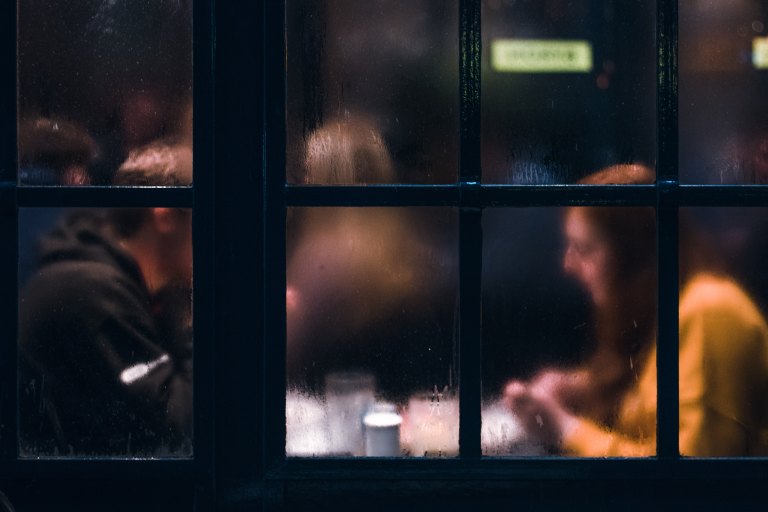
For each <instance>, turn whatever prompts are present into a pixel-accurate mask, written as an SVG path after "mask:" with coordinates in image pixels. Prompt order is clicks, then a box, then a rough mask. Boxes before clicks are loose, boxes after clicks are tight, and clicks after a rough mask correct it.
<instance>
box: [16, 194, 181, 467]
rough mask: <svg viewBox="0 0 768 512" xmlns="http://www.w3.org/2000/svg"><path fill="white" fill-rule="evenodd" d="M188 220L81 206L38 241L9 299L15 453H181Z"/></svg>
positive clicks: (166, 213) (161, 211) (164, 213)
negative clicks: (13, 314)
mask: <svg viewBox="0 0 768 512" xmlns="http://www.w3.org/2000/svg"><path fill="white" fill-rule="evenodd" d="M191 280H192V222H191V212H190V211H189V210H182V209H174V208H133V209H109V210H107V211H97V210H82V211H75V212H72V213H70V214H69V215H68V216H66V217H65V218H64V219H63V220H62V221H61V222H60V223H59V224H58V226H57V227H56V228H55V229H54V231H53V232H52V233H51V234H50V235H48V236H47V237H46V238H44V239H43V240H42V242H41V259H40V263H39V267H38V269H37V271H36V272H35V274H34V275H33V277H32V278H31V279H30V281H29V282H28V283H27V285H26V287H25V288H24V290H23V292H22V294H21V302H20V312H19V315H20V319H19V328H20V347H19V348H20V353H21V358H20V359H21V366H20V376H19V384H20V394H19V399H20V448H21V452H22V454H23V455H25V456H51V455H64V456H67V455H91V456H162V455H171V456H188V455H191V434H192V432H191V430H192V429H191V425H192V329H191V326H192V316H191V294H190V291H191V284H192V281H191Z"/></svg>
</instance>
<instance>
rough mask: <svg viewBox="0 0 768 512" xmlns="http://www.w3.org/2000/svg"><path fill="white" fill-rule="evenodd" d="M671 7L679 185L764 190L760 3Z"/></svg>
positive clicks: (767, 159)
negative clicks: (675, 21)
mask: <svg viewBox="0 0 768 512" xmlns="http://www.w3.org/2000/svg"><path fill="white" fill-rule="evenodd" d="M679 6H680V8H679V18H680V27H679V54H680V56H679V83H680V91H679V109H680V113H679V130H680V154H679V155H680V156H679V158H680V181H681V182H688V183H704V184H733V183H757V184H764V183H768V121H766V114H768V99H767V98H766V95H765V90H766V87H768V30H766V24H768V4H766V3H765V2H763V1H760V0H728V1H715V0H684V1H681V2H680V3H679Z"/></svg>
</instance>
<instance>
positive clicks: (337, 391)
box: [286, 208, 458, 456]
mask: <svg viewBox="0 0 768 512" xmlns="http://www.w3.org/2000/svg"><path fill="white" fill-rule="evenodd" d="M457 229H458V227H457V219H456V212H455V211H454V210H451V209H444V208H291V209H290V210H289V211H288V225H287V275H286V280H287V289H286V314H287V322H288V323H287V344H288V345H287V356H288V368H287V371H288V393H287V396H286V430H287V432H286V454H287V455H288V456H365V455H367V456H406V455H410V456H455V455H457V454H458V400H457V385H458V382H457V380H456V371H457V366H456V363H457V361H456V360H455V356H456V350H457V345H456V325H455V324H456V321H457V317H456V307H457V286H458V275H457V266H458V265H457V257H458V248H457V243H458V232H457ZM394 440H396V441H397V442H395V441H394Z"/></svg>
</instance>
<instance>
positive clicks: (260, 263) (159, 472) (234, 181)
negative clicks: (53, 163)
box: [0, 0, 768, 511]
mask: <svg viewBox="0 0 768 512" xmlns="http://www.w3.org/2000/svg"><path fill="white" fill-rule="evenodd" d="M459 5H460V26H459V27H457V28H458V29H459V36H460V43H461V51H460V63H459V65H460V77H461V81H460V90H459V91H457V94H458V95H459V97H460V98H461V109H460V115H461V117H460V122H461V124H460V126H461V132H460V141H461V153H460V182H459V183H457V184H456V185H438V186H419V185H411V186H405V185H395V186H370V187H294V186H286V185H285V182H284V168H285V131H284V123H285V119H284V115H285V109H284V105H285V87H284V85H285V84H284V80H281V79H275V77H285V60H284V53H283V52H284V49H285V40H284V37H285V35H284V7H285V0H262V1H260V2H248V1H246V0H239V1H233V2H223V1H219V2H216V1H215V0H194V20H195V21H194V23H195V30H194V66H195V67H194V69H195V71H194V75H195V76H194V112H195V120H194V123H195V155H194V159H195V162H194V163H195V169H196V170H197V172H196V173H195V186H194V188H193V189H192V190H176V189H105V188H94V189H75V188H67V189H58V188H40V187H37V188H34V189H33V188H20V187H17V186H16V184H15V182H14V179H13V177H14V175H15V167H16V156H15V154H16V138H15V133H16V125H15V119H16V118H15V110H16V91H15V86H16V81H15V73H14V72H12V71H11V70H15V68H16V55H15V36H16V29H15V19H16V17H15V9H16V8H15V2H4V3H2V6H0V20H2V21H0V27H2V28H3V29H4V30H0V37H1V38H3V39H2V43H0V52H1V53H0V67H2V69H4V70H6V72H5V73H4V74H2V76H0V80H3V85H2V86H0V109H2V110H1V111H0V113H2V114H5V115H2V116H0V158H1V159H2V160H0V238H1V239H2V240H3V241H4V243H3V244H1V245H0V268H2V269H3V272H2V273H0V304H3V305H4V306H5V307H3V308H1V309H0V325H3V326H6V327H5V328H4V332H5V334H6V336H7V337H6V338H4V342H3V343H2V344H0V371H2V377H0V490H2V491H4V492H5V493H7V494H8V495H9V497H10V498H11V500H12V501H13V502H14V503H15V504H16V505H17V507H18V508H19V509H20V510H25V509H27V510H28V509H40V510H48V509H50V505H51V504H52V503H55V504H57V506H58V508H59V509H68V508H70V507H71V508H75V506H77V507H78V510H89V509H93V510H103V509H104V506H105V505H107V504H122V505H125V506H126V507H129V506H130V505H134V506H135V505H136V504H141V505H143V508H142V509H143V510H148V509H152V510H154V509H157V510H166V511H170V510H190V509H193V508H194V509H196V510H213V509H216V510H251V509H260V508H261V506H262V505H263V506H264V507H265V508H267V509H272V508H280V507H281V506H287V507H290V506H291V505H308V504H314V506H315V507H317V508H321V507H322V505H323V504H331V505H335V506H339V505H345V504H374V505H373V507H374V508H377V507H383V506H385V505H388V504H400V505H403V504H404V505H408V506H412V505H411V504H413V503H429V505H430V506H434V507H437V506H440V507H442V508H447V509H449V510H450V509H454V510H464V509H466V508H467V507H468V506H470V505H474V506H478V505H496V506H501V505H506V506H521V505H522V506H528V507H533V506H536V507H537V508H546V507H547V506H549V507H557V506H560V507H565V506H568V507H571V506H573V505H574V504H576V505H588V506H590V507H600V506H603V507H605V506H608V505H611V504H613V505H614V506H617V505H619V506H621V507H622V508H629V509H633V508H636V509H638V510H640V509H642V510H647V509H648V507H649V506H652V505H657V504H660V503H662V502H664V503H665V502H666V501H664V500H667V499H669V498H670V497H671V498H672V499H686V502H685V503H686V504H693V505H701V506H704V507H705V508H706V507H709V508H715V507H717V508H722V506H723V505H730V504H736V505H737V506H739V505H741V506H742V508H759V507H760V506H764V504H765V503H764V492H763V488H764V482H765V481H766V480H767V479H768V460H766V459H717V460H714V459H699V460H691V459H682V458H680V457H679V456H678V454H677V421H678V409H677V377H678V375H677V344H678V332H677V315H678V313H677V310H678V295H677V294H678V289H677V274H678V270H677V251H678V249H677V212H678V208H679V207H681V206H736V205H738V206H768V187H760V186H698V185H680V184H679V181H678V179H677V166H678V162H677V140H678V135H677V76H676V69H677V68H676V66H677V0H657V14H658V17H657V58H658V61H657V65H658V70H657V77H658V82H657V85H658V91H657V92H658V95H657V103H658V118H657V119H658V121H657V122H658V148H657V149H658V162H657V176H658V181H657V184H656V185H653V186H638V187H618V186H567V185H562V186H496V185H481V184H480V180H479V173H480V153H479V135H480V117H479V116H480V109H479V105H480V103H479V102H480V90H479V77H480V73H479V66H480V41H481V39H480V29H481V27H480V0H460V2H459ZM214 62H215V66H214ZM214 107H215V108H214ZM206 171H208V172H206ZM3 180H4V181H3ZM607 204H611V205H634V206H637V205H646V206H655V207H656V208H657V211H658V226H659V230H658V241H659V243H658V252H659V282H660V283H662V284H664V286H659V288H658V289H659V326H658V331H659V336H658V365H659V389H660V390H663V389H667V390H669V394H666V393H664V394H662V396H661V397H660V400H659V408H658V423H659V427H658V428H659V432H658V434H659V435H658V450H659V455H658V457H654V458H651V459H635V460H630V459H609V460H603V459H563V458H536V459H503V458H481V457H480V444H479V439H480V436H479V432H480V370H481V368H480V363H481V350H480V335H481V332H480V308H479V304H480V284H479V283H480V279H479V276H480V270H481V262H482V258H481V256H482V255H481V247H482V244H481V243H480V242H481V241H482V238H481V237H482V231H481V212H482V209H483V208H487V207H496V206H513V207H524V206H562V205H607ZM149 205H152V206H160V205H167V206H192V207H194V211H195V241H194V244H195V292H194V293H195V306H194V307H195V311H194V313H195V375H194V379H195V380H194V382H195V457H194V459H193V460H166V461H163V460H125V459H123V460H121V459H116V460H89V459H82V460H29V459H26V460H19V459H18V457H17V451H16V432H15V425H16V399H15V395H16V343H15V340H16V328H17V325H16V323H17V318H16V308H17V283H16V267H17V257H18V256H17V230H18V226H17V212H18V208H19V207H27V206H149ZM311 205H318V206H321V205H334V206H343V205H346V206H379V205H384V206H395V205H411V206H428V205H437V206H453V207H457V208H459V209H460V234H461V249H460V251H461V252H460V256H461V263H460V276H461V277H460V287H461V294H462V295H461V297H462V299H463V300H462V305H461V312H460V314H461V331H460V334H461V338H462V340H463V343H462V344H461V349H460V350H461V357H462V369H461V374H460V388H461V401H462V415H461V446H462V451H461V456H460V457H459V458H458V459H455V460H403V459H391V460H365V459H357V460H350V459H326V460H307V459H289V460H286V459H285V455H284V442H283V441H284V435H285V432H284V430H285V422H284V410H285V403H284V396H285V395H284V386H285V370H284V365H283V364H282V363H283V362H284V360H285V345H284V343H281V342H279V341H278V342H276V341H275V340H284V339H285V308H284V293H285V292H284V290H285V272H284V271H285V209H286V208H287V207H288V206H311ZM669 283H671V285H670V284H669ZM43 495H45V496H47V497H44V496H43ZM46 500H48V501H46ZM339 500H343V501H339ZM427 500H429V501H427ZM46 504H47V505H48V506H47V507H46ZM149 504H151V505H149ZM23 505H26V506H27V507H26V508H22V506H23ZM113 509H114V508H113Z"/></svg>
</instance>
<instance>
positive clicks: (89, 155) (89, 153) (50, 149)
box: [19, 117, 98, 181]
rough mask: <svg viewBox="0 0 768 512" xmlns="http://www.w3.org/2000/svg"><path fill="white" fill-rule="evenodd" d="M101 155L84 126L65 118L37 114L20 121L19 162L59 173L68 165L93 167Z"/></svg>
mask: <svg viewBox="0 0 768 512" xmlns="http://www.w3.org/2000/svg"><path fill="white" fill-rule="evenodd" d="M97 156H98V147H97V145H96V142H95V141H94V140H93V138H92V137H91V136H90V135H89V134H88V132H87V131H86V130H85V129H83V128H82V127H80V126H78V125H76V124H75V123H72V122H70V121H66V120H64V119H57V118H47V117H36V118H33V119H27V120H24V121H22V122H20V123H19V164H20V165H21V167H36V166H42V167H46V168H50V169H52V170H53V171H55V172H56V173H59V176H58V180H59V181H61V180H62V179H63V173H64V172H65V171H66V169H67V168H68V167H69V166H72V165H78V166H82V167H86V168H87V167H88V166H90V165H91V164H92V163H93V162H94V161H95V160H96V158H97Z"/></svg>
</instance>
